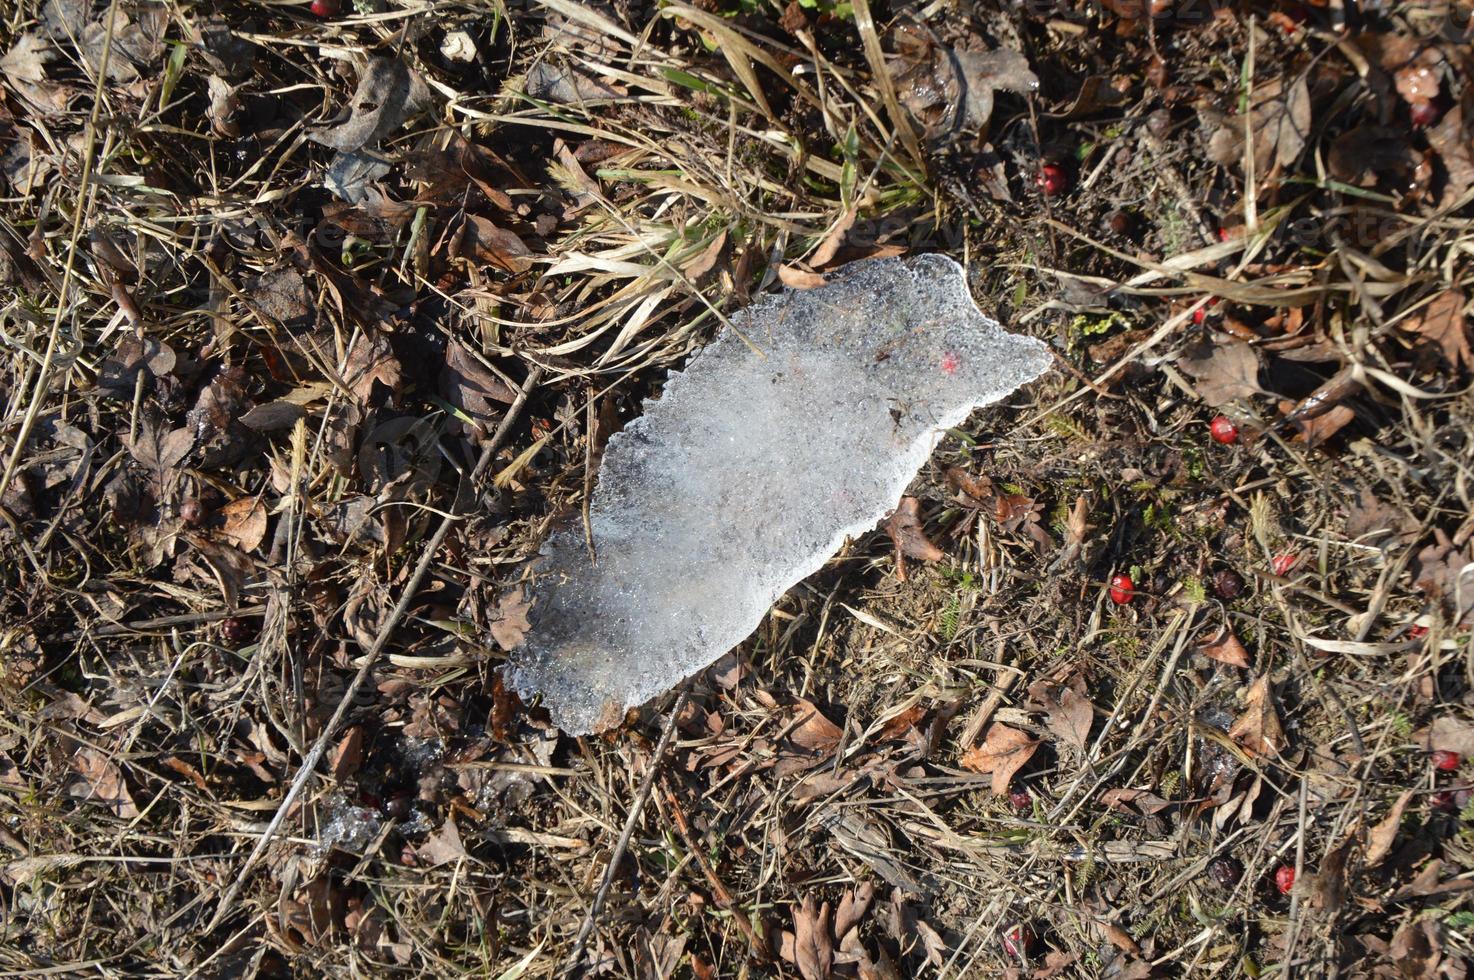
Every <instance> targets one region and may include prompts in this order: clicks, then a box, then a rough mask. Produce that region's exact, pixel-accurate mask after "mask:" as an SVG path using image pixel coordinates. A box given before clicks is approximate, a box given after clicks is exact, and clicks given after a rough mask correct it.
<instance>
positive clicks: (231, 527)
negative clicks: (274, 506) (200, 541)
mask: <svg viewBox="0 0 1474 980" xmlns="http://www.w3.org/2000/svg"><path fill="white" fill-rule="evenodd" d="M220 516H221V517H222V518H224V520H225V524H224V525H223V526H222V527H221V528H220V537H221V538H223V539H224V540H225V541H226V542H227V543H229V544H233V545H235V546H236V547H237V548H239V549H241V550H242V551H255V550H256V547H257V545H259V544H260V543H261V540H262V539H263V538H265V537H266V520H267V518H266V505H265V504H263V503H262V502H261V499H260V498H259V497H242V498H241V499H239V500H232V501H231V502H230V503H228V504H226V505H225V506H224V507H221V508H220Z"/></svg>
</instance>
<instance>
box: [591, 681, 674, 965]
mask: <svg viewBox="0 0 1474 980" xmlns="http://www.w3.org/2000/svg"><path fill="white" fill-rule="evenodd" d="M685 706H686V688H685V687H684V686H682V688H681V692H680V694H678V695H677V696H676V703H675V704H674V705H673V706H672V707H671V709H670V718H669V720H667V721H666V723H665V731H663V732H661V733H660V741H659V742H658V743H656V745H655V753H654V754H653V755H652V756H651V757H650V768H649V770H648V771H647V772H646V773H645V781H644V782H643V783H641V784H640V791H639V792H638V793H636V794H635V802H634V804H633V805H632V806H631V807H630V812H629V816H628V817H626V818H625V821H624V830H622V831H621V832H620V834H619V842H618V843H617V844H615V845H614V853H613V854H610V855H609V864H608V865H606V866H605V868H604V877H603V880H601V881H600V882H599V890H598V891H597V892H595V893H594V902H593V904H592V905H590V906H589V910H588V913H587V914H585V915H584V917H583V924H582V925H580V926H579V927H578V938H577V939H575V940H574V941H573V952H571V953H569V954H568V959H567V960H565V961H564V963H563V970H562V972H564V973H572V972H574V971H576V970H577V969H578V965H579V961H580V960H582V959H583V951H584V947H585V946H586V945H587V944H588V941H589V934H590V933H592V932H593V931H594V923H595V922H596V921H597V920H598V918H599V913H601V912H603V911H604V900H605V899H606V898H608V897H609V886H610V885H612V884H613V883H614V872H615V871H616V870H617V869H618V868H619V862H620V861H621V860H623V858H624V852H625V851H626V850H628V849H629V846H630V838H631V837H633V836H634V835H635V824H637V823H639V822H640V814H642V813H644V812H645V804H646V803H648V802H649V801H650V793H651V791H652V790H654V789H655V776H656V774H657V773H658V772H659V771H660V763H661V760H662V759H664V758H665V753H666V750H667V749H669V748H670V743H671V738H672V737H673V736H674V735H675V733H676V719H677V718H679V717H680V716H681V709H682V708H684V707H685Z"/></svg>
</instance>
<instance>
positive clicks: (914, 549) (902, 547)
mask: <svg viewBox="0 0 1474 980" xmlns="http://www.w3.org/2000/svg"><path fill="white" fill-rule="evenodd" d="M920 510H921V502H920V501H918V500H917V499H916V498H915V497H902V498H901V503H900V505H899V506H897V507H896V511H895V513H894V514H892V515H891V516H890V517H889V518H888V519H887V520H886V522H885V529H886V532H887V533H889V534H890V536H891V540H892V541H894V542H895V543H896V551H898V552H899V553H901V554H902V555H905V556H906V557H907V558H915V559H916V560H917V561H941V560H942V558H944V557H945V556H946V555H945V552H943V551H942V549H941V548H938V547H937V546H936V545H934V544H932V542H931V539H929V538H928V537H927V536H926V533H925V532H924V531H923V530H922V529H921V513H920Z"/></svg>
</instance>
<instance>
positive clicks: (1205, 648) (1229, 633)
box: [1198, 626, 1249, 668]
mask: <svg viewBox="0 0 1474 980" xmlns="http://www.w3.org/2000/svg"><path fill="white" fill-rule="evenodd" d="M1198 652H1200V653H1201V654H1202V655H1203V656H1205V657H1207V658H1209V659H1210V660H1216V661H1218V662H1219V663H1221V664H1228V665H1229V666H1231V667H1245V668H1247V667H1248V666H1249V651H1248V650H1246V649H1245V648H1244V645H1243V644H1242V643H1240V642H1239V638H1238V637H1237V636H1235V635H1234V632H1233V630H1231V629H1229V628H1228V627H1227V626H1225V627H1223V629H1221V630H1219V632H1218V635H1217V636H1215V637H1214V638H1213V639H1211V640H1209V641H1207V642H1206V643H1204V644H1202V645H1201V646H1200V647H1198Z"/></svg>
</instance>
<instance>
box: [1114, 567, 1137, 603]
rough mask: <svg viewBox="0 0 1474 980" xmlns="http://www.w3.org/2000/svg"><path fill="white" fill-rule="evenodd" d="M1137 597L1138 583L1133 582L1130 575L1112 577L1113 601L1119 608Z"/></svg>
mask: <svg viewBox="0 0 1474 980" xmlns="http://www.w3.org/2000/svg"><path fill="white" fill-rule="evenodd" d="M1135 595H1136V583H1135V582H1133V581H1131V576H1130V575H1112V576H1111V601H1112V602H1114V603H1115V604H1116V605H1118V606H1124V605H1126V603H1128V602H1130V601H1131V600H1132V598H1133V597H1135Z"/></svg>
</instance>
